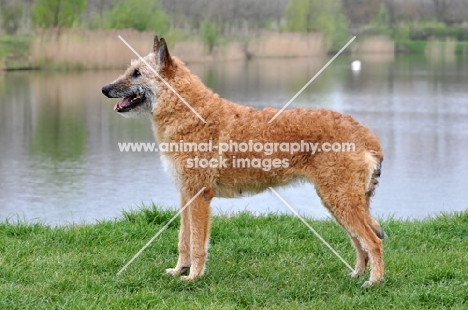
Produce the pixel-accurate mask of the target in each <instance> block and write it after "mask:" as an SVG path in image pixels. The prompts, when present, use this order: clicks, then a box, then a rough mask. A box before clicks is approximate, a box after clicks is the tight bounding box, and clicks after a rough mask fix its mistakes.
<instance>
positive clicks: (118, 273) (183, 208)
mask: <svg viewBox="0 0 468 310" xmlns="http://www.w3.org/2000/svg"><path fill="white" fill-rule="evenodd" d="M205 188H206V187H203V188H202V189H201V190H200V191H198V193H196V194H195V196H193V198H192V199H190V200H189V201H188V202H187V203H186V204H185V206H183V207H182V208H181V209H180V210H179V212H177V214H176V215H174V216H173V217H172V218H171V219H170V220H169V222H167V223H166V225H164V226H163V228H161V229H160V230H159V231H158V232H157V233H156V235H154V237H153V238H151V239H150V241H148V242H147V243H146V244H145V245H144V246H143V247H142V248H141V249H140V251H138V253H136V254H135V255H134V256H133V257H132V259H131V260H129V261H128V263H126V264H125V266H123V267H122V269H120V271H119V272H117V275H120V274H121V273H122V272H123V271H124V270H125V269H127V267H128V266H129V265H130V264H131V263H132V262H133V261H134V260H135V259H136V258H137V257H138V256H139V255H140V254H141V253H143V251H144V250H145V249H146V248H147V247H149V245H150V244H151V242H153V241H154V239H156V238H157V237H158V236H159V235H160V234H161V233H162V232H163V231H164V230H166V229H167V227H169V225H170V224H171V223H172V222H173V221H174V220H175V219H176V218H177V217H178V216H179V214H181V213H182V211H184V210H185V208H187V207H188V206H189V205H190V204H191V203H192V201H194V200H195V198H197V197H198V195H200V194H201V193H202V192H203V191H204V190H205Z"/></svg>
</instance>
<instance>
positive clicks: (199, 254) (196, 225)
mask: <svg viewBox="0 0 468 310" xmlns="http://www.w3.org/2000/svg"><path fill="white" fill-rule="evenodd" d="M211 197H212V196H211V195H210V193H209V191H205V193H204V194H203V195H200V196H199V197H197V198H196V199H195V200H194V201H193V202H192V203H191V205H190V206H189V207H188V209H189V212H190V258H191V263H192V265H191V267H190V273H189V275H188V276H184V277H182V280H194V279H196V278H199V277H201V276H202V275H203V273H204V271H205V262H206V258H207V255H208V238H209V235H210V201H211Z"/></svg>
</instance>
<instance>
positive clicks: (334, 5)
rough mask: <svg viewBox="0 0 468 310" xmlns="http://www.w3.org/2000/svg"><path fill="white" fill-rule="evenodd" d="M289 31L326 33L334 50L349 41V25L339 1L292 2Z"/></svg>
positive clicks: (289, 9)
mask: <svg viewBox="0 0 468 310" xmlns="http://www.w3.org/2000/svg"><path fill="white" fill-rule="evenodd" d="M286 16H287V27H288V30H289V31H295V32H309V31H319V32H322V33H324V34H325V35H326V36H327V37H328V39H329V40H330V42H331V45H332V46H331V48H332V50H336V49H339V48H340V47H341V46H342V45H343V44H344V43H346V41H347V39H348V23H347V21H346V19H345V18H344V16H343V15H342V14H341V5H340V1H339V0H328V1H323V0H291V2H289V5H288V8H287V11H286Z"/></svg>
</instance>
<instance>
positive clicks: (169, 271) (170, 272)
mask: <svg viewBox="0 0 468 310" xmlns="http://www.w3.org/2000/svg"><path fill="white" fill-rule="evenodd" d="M166 274H168V275H170V276H173V277H176V276H178V275H180V274H181V272H180V270H177V269H175V268H168V269H166Z"/></svg>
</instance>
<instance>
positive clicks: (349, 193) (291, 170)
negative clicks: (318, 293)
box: [102, 37, 385, 286]
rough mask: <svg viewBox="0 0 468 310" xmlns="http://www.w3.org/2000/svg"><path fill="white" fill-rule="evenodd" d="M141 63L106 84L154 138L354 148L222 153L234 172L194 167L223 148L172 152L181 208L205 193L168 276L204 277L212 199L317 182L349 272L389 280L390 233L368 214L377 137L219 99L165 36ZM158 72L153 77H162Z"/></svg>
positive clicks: (329, 119)
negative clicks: (274, 162) (350, 261)
mask: <svg viewBox="0 0 468 310" xmlns="http://www.w3.org/2000/svg"><path fill="white" fill-rule="evenodd" d="M144 59H145V61H146V62H147V64H149V66H151V68H149V67H148V66H147V65H146V64H145V63H144V62H143V61H141V60H135V61H132V63H131V66H130V67H129V68H128V69H127V70H126V72H125V73H124V74H123V75H121V76H120V77H119V78H117V79H116V80H115V81H114V82H112V83H110V84H109V85H106V86H104V87H103V89H102V91H103V93H104V94H105V95H106V96H108V97H112V98H124V100H123V101H122V102H121V103H117V104H116V105H115V107H114V109H115V110H116V111H117V112H119V113H121V114H122V115H134V114H145V113H146V114H149V115H151V116H152V123H153V129H154V133H155V137H156V140H157V141H158V142H159V143H160V144H161V143H163V142H165V143H170V142H176V143H178V142H180V141H187V142H195V143H206V142H208V141H210V140H211V141H212V143H213V145H217V144H219V143H222V142H226V143H229V141H237V142H248V141H249V140H251V141H255V142H261V143H267V142H299V141H301V140H303V141H309V142H316V143H319V145H320V144H323V143H325V142H327V143H335V142H338V143H344V142H347V143H354V145H355V150H354V152H317V153H315V154H312V153H311V152H296V153H293V154H291V152H276V153H274V154H272V155H271V156H267V155H265V154H264V153H261V152H260V153H259V152H253V151H252V152H242V153H241V152H236V151H235V150H234V151H233V150H230V151H227V152H224V153H223V154H221V156H222V157H223V158H225V159H227V167H212V168H210V167H208V168H205V169H202V168H196V167H189V166H188V165H187V163H188V161H189V160H191V159H193V158H195V157H198V158H199V159H202V158H206V159H208V160H209V159H211V158H218V157H219V154H218V150H213V151H211V152H201V151H195V150H192V151H189V152H183V151H180V150H179V151H173V152H166V153H162V155H161V158H162V161H163V164H164V166H165V169H166V170H167V172H168V174H169V175H170V176H171V178H172V179H173V181H174V183H175V184H176V186H177V187H178V189H179V190H180V193H181V206H184V205H185V204H186V203H187V202H188V201H189V200H190V199H191V198H192V197H193V196H194V195H195V194H196V193H197V192H198V191H199V190H200V189H201V188H203V187H205V190H204V192H203V193H202V194H201V195H199V196H198V197H196V198H195V200H194V201H193V202H192V203H191V204H190V206H189V207H188V208H186V209H185V210H184V211H183V212H182V214H181V229H180V233H179V245H178V248H179V259H178V262H177V265H176V266H175V268H173V269H168V270H167V273H169V274H171V275H174V276H177V275H181V274H183V273H184V272H185V271H187V270H188V269H190V272H189V274H188V275H187V276H184V277H182V278H183V279H185V280H193V279H195V278H198V277H200V276H202V275H203V273H204V267H205V262H206V258H207V243H208V238H209V230H210V202H211V200H212V198H213V197H236V196H239V195H242V194H245V193H247V194H253V193H258V192H261V191H263V190H265V189H267V188H268V187H270V186H280V185H285V184H288V183H290V182H294V181H297V180H299V181H307V182H311V183H313V184H314V185H315V188H316V191H317V193H318V195H319V196H320V198H321V199H322V202H323V204H324V205H325V207H326V208H327V209H328V210H329V211H330V213H331V214H332V215H333V216H334V218H335V219H336V220H337V222H338V223H339V224H340V225H341V226H342V227H343V228H344V229H345V230H346V231H347V232H348V234H349V236H350V238H351V241H352V243H353V245H354V247H355V248H356V251H357V262H356V266H355V270H354V272H353V273H352V276H353V277H355V276H358V275H361V274H363V273H364V272H365V270H366V267H367V263H368V260H369V259H370V262H371V273H370V279H369V280H368V281H366V282H365V283H364V286H368V285H371V284H372V283H375V282H380V281H382V279H383V270H384V266H383V259H382V252H383V249H382V242H381V240H380V239H383V238H384V236H385V233H384V232H383V230H382V229H381V227H380V225H379V223H378V222H377V221H376V220H375V219H374V218H372V217H371V215H370V213H369V202H370V198H371V196H372V195H373V192H374V189H375V186H376V184H377V179H378V177H379V176H380V165H381V162H382V160H383V153H382V149H381V147H380V143H379V140H378V138H377V137H376V136H375V135H373V134H372V133H371V132H370V130H369V129H368V128H366V127H364V126H362V125H361V124H359V123H358V122H357V121H355V120H354V119H353V118H352V117H351V116H349V115H344V114H340V113H337V112H333V111H329V110H323V109H317V110H307V109H291V110H286V111H284V112H283V113H281V114H279V116H278V117H277V118H276V119H275V120H274V121H273V122H271V123H268V121H269V120H270V119H271V118H272V117H273V116H274V115H275V114H276V112H277V110H276V109H272V108H267V109H264V110H262V111H259V110H256V109H254V108H251V107H246V106H242V105H238V104H235V103H233V102H230V101H229V100H226V99H223V98H220V97H219V96H218V95H217V94H215V93H213V91H211V90H210V89H208V88H207V87H206V86H205V85H203V83H202V82H201V80H200V79H199V78H198V77H197V76H195V75H193V74H191V73H190V71H189V70H188V68H187V67H186V66H185V65H184V63H183V62H182V61H180V60H179V59H177V58H176V57H173V56H170V54H169V51H168V49H167V45H166V42H165V40H164V39H161V40H159V39H158V38H157V37H155V40H154V46H153V51H152V52H151V53H149V54H148V55H147V56H146V57H145V58H144ZM156 72H157V73H158V74H155V73H156ZM158 75H159V76H160V77H162V78H164V79H165V80H166V81H167V82H168V83H169V84H170V85H171V86H172V87H173V88H174V89H175V90H176V91H177V92H178V93H179V94H180V96H182V97H183V98H184V99H185V100H186V101H187V102H188V103H189V104H190V105H191V106H192V107H193V109H195V110H196V111H197V112H198V113H199V114H200V115H201V116H202V117H203V118H204V119H205V120H206V123H204V122H203V121H201V120H200V118H198V117H197V116H196V115H195V114H194V113H193V112H192V111H191V110H190V109H189V108H188V107H187V106H186V105H185V104H184V103H183V102H182V101H181V100H180V99H179V98H178V97H177V96H176V94H175V93H174V92H173V91H172V90H170V89H169V88H168V87H167V86H166V85H165V84H164V83H162V82H161V79H160V77H159V76H158ZM234 156H236V157H242V158H249V159H254V158H260V159H265V158H279V159H286V160H287V162H288V165H287V167H283V166H282V167H280V168H277V169H271V170H270V171H265V170H264V169H259V168H244V169H238V168H237V169H236V168H233V166H232V165H233V162H232V159H233V157H234Z"/></svg>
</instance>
